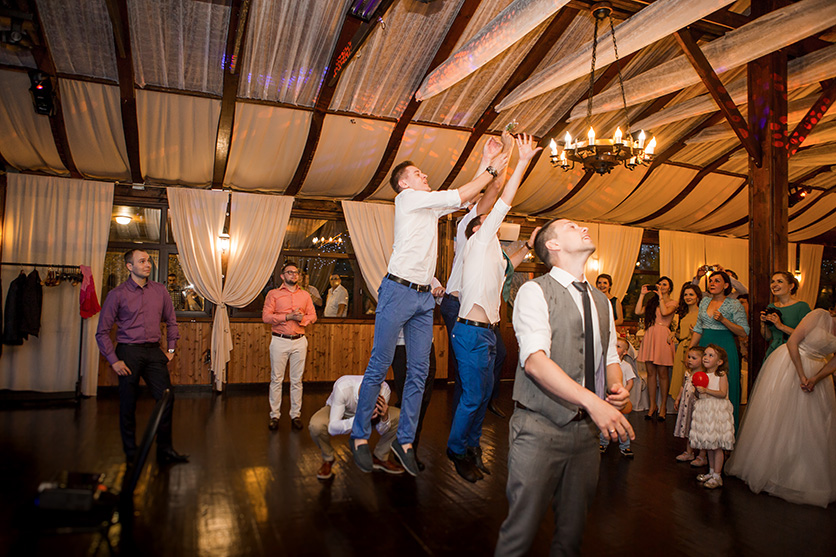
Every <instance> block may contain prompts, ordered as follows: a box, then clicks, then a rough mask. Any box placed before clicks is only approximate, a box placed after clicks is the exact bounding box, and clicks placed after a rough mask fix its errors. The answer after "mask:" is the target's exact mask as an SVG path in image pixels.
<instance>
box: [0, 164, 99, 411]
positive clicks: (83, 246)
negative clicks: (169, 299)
mask: <svg viewBox="0 0 836 557" xmlns="http://www.w3.org/2000/svg"><path fill="white" fill-rule="evenodd" d="M7 180H8V185H7V189H6V213H5V215H6V216H5V219H4V222H3V260H4V261H10V262H18V263H52V264H55V265H88V266H90V268H91V270H92V273H93V277H94V281H95V283H96V289H97V292H98V293H101V287H102V284H101V277H102V275H103V274H104V258H105V253H106V251H107V242H108V233H109V230H110V215H111V211H112V208H113V184H112V183H104V182H89V181H84V180H72V179H67V178H57V177H55V178H53V177H43V176H31V175H23V174H8V175H7ZM21 270H24V271H25V272H26V273H29V272H30V271H32V267H24V268H21V267H13V266H7V265H4V266H3V267H2V279H3V280H2V284H3V285H4V286H5V287H6V288H8V285H9V283H10V282H11V281H12V280H13V279H14V278H16V276H17V275H18V273H19V272H20V271H21ZM38 273H39V274H40V275H41V278H42V279H43V278H46V273H47V268H46V267H38ZM3 303H4V305H5V289H4V300H3ZM42 307H43V310H42V312H41V330H40V334H39V335H38V336H37V337H33V336H30V337H29V339H28V340H26V341H24V343H23V345H22V346H4V347H3V357H2V358H0V389H12V390H26V391H40V392H66V391H74V390H75V385H76V378H77V372H78V365H79V361H80V362H81V374H82V381H81V392H82V394H84V395H88V396H95V395H96V387H97V385H98V379H99V350H98V348H97V346H96V336H95V335H96V328H97V326H98V324H99V316H98V315H95V316H93V317H91V318H89V319H86V320H85V321H84V325H83V336H81V345H79V337H80V335H81V333H82V331H81V328H82V322H81V316H80V314H79V287H78V286H73V285H72V284H70V283H68V282H63V283H61V284H60V285H58V286H53V287H45V288H44V289H43V306H42ZM79 350H81V356H80V359H79Z"/></svg>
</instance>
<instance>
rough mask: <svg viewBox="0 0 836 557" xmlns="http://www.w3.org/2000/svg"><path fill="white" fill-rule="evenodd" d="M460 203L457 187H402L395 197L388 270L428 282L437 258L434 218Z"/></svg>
mask: <svg viewBox="0 0 836 557" xmlns="http://www.w3.org/2000/svg"><path fill="white" fill-rule="evenodd" d="M461 204H462V200H461V196H460V195H459V192H458V190H448V191H416V190H413V189H406V190H403V191H402V192H401V193H399V194H398V195H397V196H395V244H394V246H393V247H392V257H391V258H390V259H389V267H388V271H389V272H390V273H392V274H393V275H395V276H397V277H400V278H402V279H405V280H408V281H409V282H414V283H415V284H422V285H423V284H430V280H432V277H433V275H435V263H436V260H437V259H438V219H439V217H443V216H444V215H447V214H449V213H452V212H454V211H457V210H458V209H459V208H460V207H461Z"/></svg>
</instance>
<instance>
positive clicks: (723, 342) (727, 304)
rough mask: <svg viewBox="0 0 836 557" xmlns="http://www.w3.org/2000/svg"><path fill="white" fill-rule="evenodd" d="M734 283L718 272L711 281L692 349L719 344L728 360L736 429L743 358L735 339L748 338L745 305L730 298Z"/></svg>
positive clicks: (698, 318) (738, 416) (701, 304)
mask: <svg viewBox="0 0 836 557" xmlns="http://www.w3.org/2000/svg"><path fill="white" fill-rule="evenodd" d="M731 291H732V283H731V279H730V278H729V275H727V274H726V273H725V272H724V271H716V272H714V273H712V274H711V276H710V277H709V278H708V296H706V297H704V298H703V299H702V301H701V302H700V309H699V313H698V314H697V324H696V325H694V334H693V335H691V346H697V345H699V346H708V345H709V344H712V343H713V344H716V345H718V346H720V347H721V348H723V350H725V351H726V353H727V355H728V358H729V362H728V363H729V400H730V401H731V403H732V406H733V407H734V428H735V431H737V425H738V424H739V423H740V354H739V353H738V351H737V344H736V343H735V340H734V337H735V336H740V337H745V336H747V335H748V334H749V324H748V323H747V322H746V311H745V310H744V309H743V305H742V304H741V303H740V302H739V301H737V300H735V299H733V298H731V297H729V294H731Z"/></svg>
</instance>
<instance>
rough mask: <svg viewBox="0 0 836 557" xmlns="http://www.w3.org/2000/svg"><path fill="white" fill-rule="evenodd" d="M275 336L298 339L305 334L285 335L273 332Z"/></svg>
mask: <svg viewBox="0 0 836 557" xmlns="http://www.w3.org/2000/svg"><path fill="white" fill-rule="evenodd" d="M273 336H274V337H279V338H286V339H288V340H296V339H299V338H302V337H303V336H305V335H283V334H281V333H273Z"/></svg>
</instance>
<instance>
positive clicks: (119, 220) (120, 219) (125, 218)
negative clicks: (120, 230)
mask: <svg viewBox="0 0 836 557" xmlns="http://www.w3.org/2000/svg"><path fill="white" fill-rule="evenodd" d="M114 220H115V221H116V224H121V225H122V226H127V225H129V224H131V222H133V220H134V219H133V218H132V217H130V216H129V215H118V216H117V217H116V218H115V219H114Z"/></svg>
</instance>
